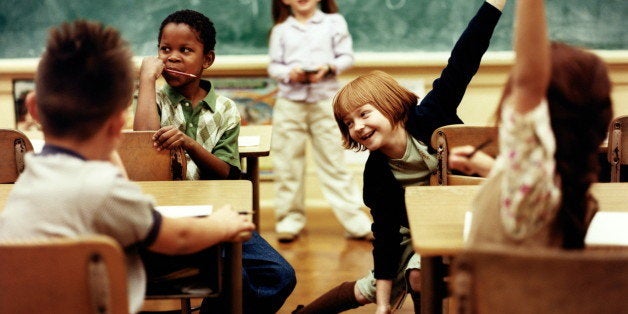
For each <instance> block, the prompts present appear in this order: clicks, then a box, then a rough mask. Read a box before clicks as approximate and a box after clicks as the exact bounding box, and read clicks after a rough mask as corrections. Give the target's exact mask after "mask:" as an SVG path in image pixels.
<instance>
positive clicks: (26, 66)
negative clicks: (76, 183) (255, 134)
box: [0, 50, 628, 128]
mask: <svg viewBox="0 0 628 314" xmlns="http://www.w3.org/2000/svg"><path fill="white" fill-rule="evenodd" d="M596 52H597V53H598V54H599V55H600V56H601V57H602V58H603V59H604V60H605V61H606V63H607V64H608V66H609V69H610V75H611V80H612V82H613V92H612V98H613V102H614V107H615V116H619V115H628V50H604V51H596ZM448 56H449V55H448V53H440V52H433V53H425V52H423V53H357V54H356V64H355V66H354V67H353V68H352V69H351V70H349V71H347V72H346V73H343V74H342V75H341V76H340V79H341V80H342V81H343V82H346V81H349V80H351V79H353V78H355V77H356V76H358V75H360V74H363V73H367V72H369V71H372V70H375V69H379V70H384V71H387V72H389V73H390V74H391V75H393V76H394V77H395V78H397V79H398V80H399V81H401V82H402V83H404V84H407V85H411V86H409V87H411V88H413V89H415V90H416V91H417V93H419V94H421V93H422V91H421V90H423V91H429V90H430V88H431V83H432V81H433V80H434V79H435V78H436V77H438V75H439V74H440V71H441V69H442V68H443V66H444V65H445V63H446V61H447V58H448ZM512 57H513V56H512V53H511V52H491V51H489V52H487V54H486V55H485V57H484V59H483V61H482V65H481V66H480V70H479V71H478V73H477V74H476V76H475V77H474V79H473V80H472V81H471V84H470V85H469V88H468V90H467V93H466V94H465V97H464V98H463V100H462V104H461V106H460V108H459V112H460V116H461V117H462V119H463V121H465V123H467V124H477V125H486V124H490V123H492V121H491V117H492V113H493V111H494V108H495V105H496V104H497V101H498V100H499V96H500V94H501V90H502V86H503V84H504V82H505V80H506V77H507V75H508V71H509V70H510V67H511V65H512V60H513V59H512ZM140 61H141V59H140V58H136V60H135V62H136V65H137V67H138V68H139V64H140ZM37 62H38V59H35V58H29V59H0V127H3V128H13V127H15V122H14V121H15V117H14V111H13V110H14V109H13V103H14V100H13V97H14V95H13V81H14V80H18V79H33V78H34V76H35V69H36V66H37ZM267 64H268V59H267V56H265V55H248V56H218V57H217V59H216V62H215V63H214V65H213V66H212V67H211V68H210V69H209V70H207V71H206V72H205V73H204V75H205V76H206V77H208V78H210V79H211V77H243V78H244V77H265V76H266V66H267Z"/></svg>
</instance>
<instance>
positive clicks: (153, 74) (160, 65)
mask: <svg viewBox="0 0 628 314" xmlns="http://www.w3.org/2000/svg"><path fill="white" fill-rule="evenodd" d="M164 67H165V65H164V62H163V61H162V60H161V59H159V58H158V57H154V56H151V57H146V58H144V59H143V60H142V66H141V67H140V79H151V80H157V79H158V78H159V77H160V76H161V72H162V71H163V69H164Z"/></svg>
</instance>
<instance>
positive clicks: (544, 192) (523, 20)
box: [497, 0, 561, 239]
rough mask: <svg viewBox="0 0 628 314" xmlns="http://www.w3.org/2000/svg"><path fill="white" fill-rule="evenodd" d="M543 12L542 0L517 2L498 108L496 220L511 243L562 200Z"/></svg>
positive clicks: (530, 231) (548, 215)
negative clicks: (507, 77)
mask: <svg viewBox="0 0 628 314" xmlns="http://www.w3.org/2000/svg"><path fill="white" fill-rule="evenodd" d="M544 11H545V10H544V3H543V0H527V1H518V2H517V7H516V11H515V32H514V50H515V54H516V56H515V64H514V67H513V72H512V77H511V84H512V92H511V94H510V95H507V96H506V98H505V99H504V103H503V104H502V106H503V110H502V121H503V123H502V127H501V128H500V151H501V152H502V155H501V156H500V157H499V158H498V161H497V165H498V166H499V167H500V168H502V169H504V171H503V177H502V179H501V182H500V186H501V193H500V204H501V206H500V216H501V221H502V225H503V230H504V231H505V232H506V233H507V234H508V235H509V236H510V237H512V238H515V239H523V238H526V237H529V236H531V235H532V234H534V233H535V232H536V231H537V230H538V229H539V228H540V227H541V226H544V225H546V224H548V223H550V221H551V219H552V217H554V215H553V213H554V212H555V210H557V209H558V206H559V204H560V198H561V195H560V194H561V191H560V183H559V182H558V181H559V180H557V179H556V171H555V169H556V161H555V159H554V155H555V152H556V142H555V138H554V135H553V132H552V127H551V121H550V116H549V109H548V105H547V101H546V100H545V99H546V97H545V95H546V92H547V88H548V84H549V77H550V69H551V68H550V52H549V47H550V46H549V40H548V38H547V30H546V24H545V12H544Z"/></svg>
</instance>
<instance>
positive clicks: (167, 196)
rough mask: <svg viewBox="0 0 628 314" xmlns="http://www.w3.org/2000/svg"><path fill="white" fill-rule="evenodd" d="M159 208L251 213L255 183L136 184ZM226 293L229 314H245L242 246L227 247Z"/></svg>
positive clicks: (224, 289) (231, 245) (232, 244)
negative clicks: (203, 207) (195, 207)
mask: <svg viewBox="0 0 628 314" xmlns="http://www.w3.org/2000/svg"><path fill="white" fill-rule="evenodd" d="M136 183H137V184H138V185H139V186H140V187H141V188H142V191H144V192H145V193H147V194H151V195H153V196H154V197H155V200H156V203H157V205H166V206H168V205H207V204H211V205H213V208H214V209H217V208H219V207H221V206H223V205H227V204H230V205H231V206H232V207H233V209H234V210H237V211H251V209H252V208H251V207H252V204H253V200H252V195H253V194H252V186H251V182H249V181H246V180H196V181H187V180H185V181H141V182H136ZM225 258H226V260H225V263H224V266H225V268H226V269H225V273H227V274H229V278H228V279H227V280H223V293H225V295H226V298H225V299H226V300H229V307H230V308H229V313H242V244H241V243H226V244H225Z"/></svg>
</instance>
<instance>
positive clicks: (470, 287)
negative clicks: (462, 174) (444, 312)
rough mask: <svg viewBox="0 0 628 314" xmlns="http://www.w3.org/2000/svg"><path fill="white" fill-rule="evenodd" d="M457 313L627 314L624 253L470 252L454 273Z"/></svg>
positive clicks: (627, 264)
mask: <svg viewBox="0 0 628 314" xmlns="http://www.w3.org/2000/svg"><path fill="white" fill-rule="evenodd" d="M452 274H453V280H452V295H453V296H454V299H455V304H457V313H514V314H517V313H570V314H574V313H628V303H627V301H626V300H628V299H627V297H626V296H628V252H627V251H620V250H606V251H604V250H599V251H598V250H582V251H564V250H558V249H554V250H548V249H544V250H534V251H532V250H526V251H522V250H515V249H473V250H469V251H467V252H465V253H464V254H462V255H460V256H458V257H456V258H455V260H454V265H453V269H452Z"/></svg>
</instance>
